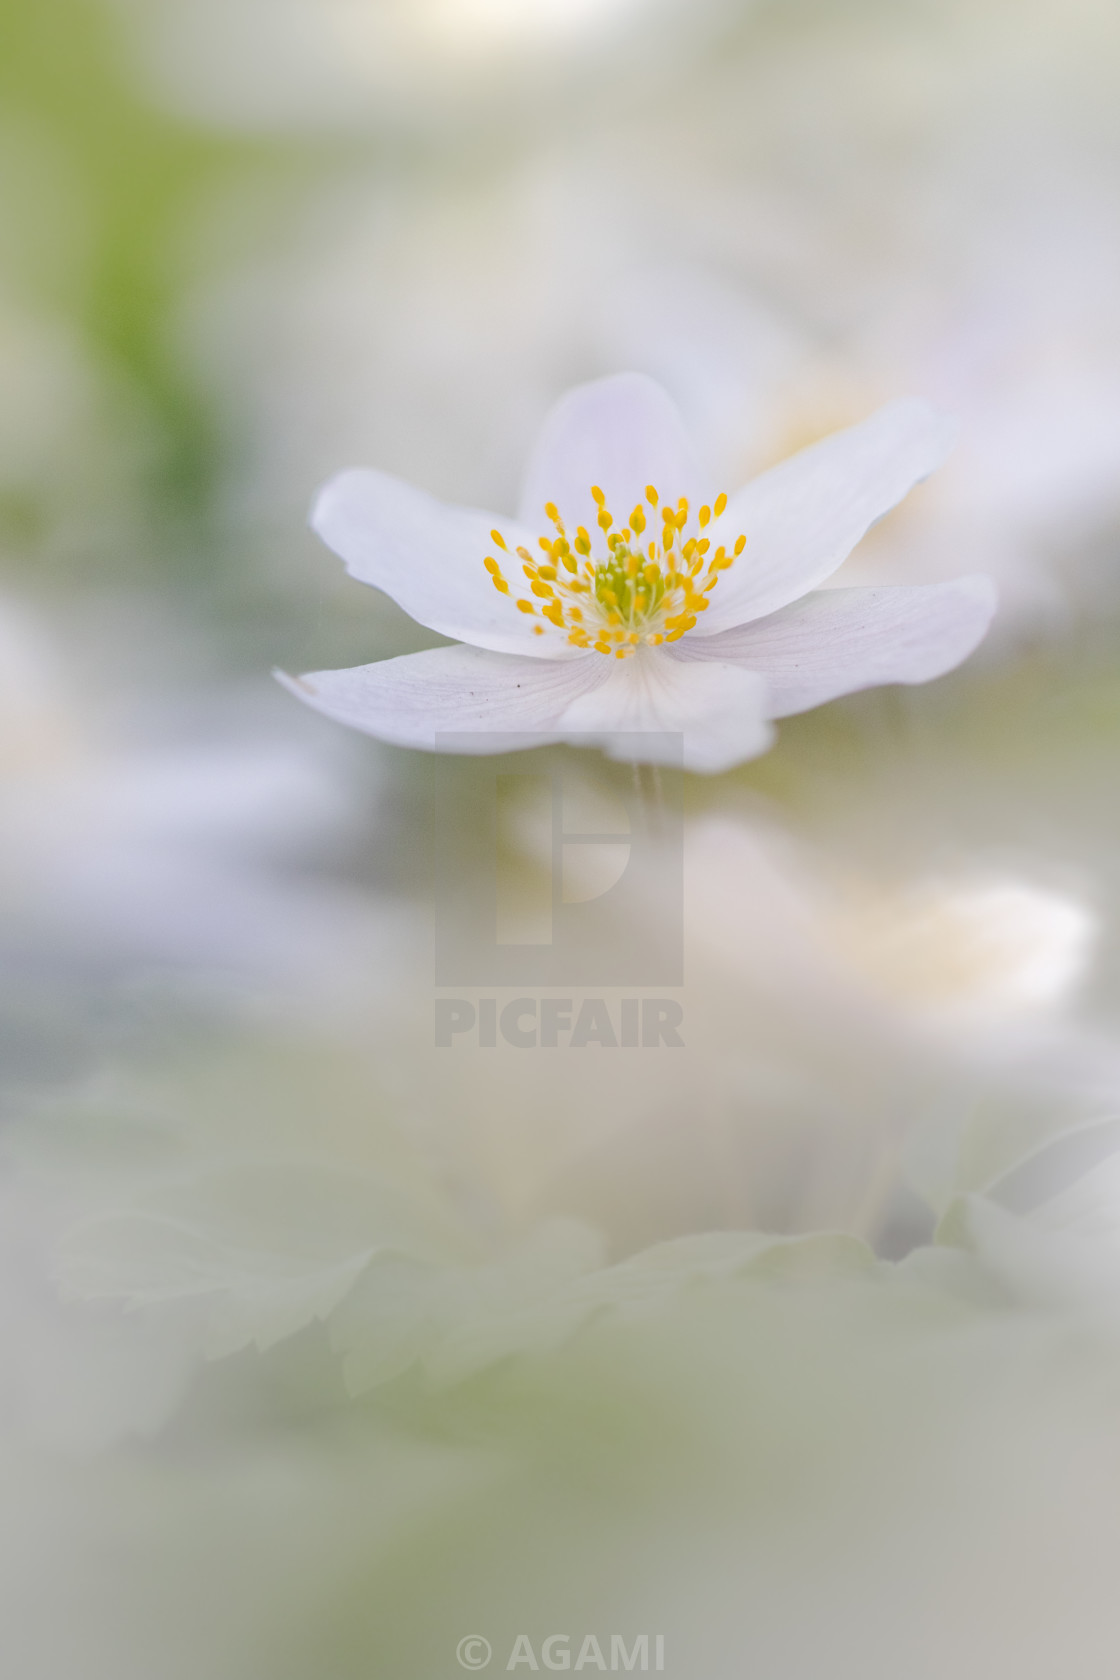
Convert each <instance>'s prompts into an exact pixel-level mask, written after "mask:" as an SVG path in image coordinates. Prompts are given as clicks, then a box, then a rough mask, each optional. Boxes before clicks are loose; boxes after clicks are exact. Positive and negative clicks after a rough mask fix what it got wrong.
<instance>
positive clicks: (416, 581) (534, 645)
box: [311, 467, 579, 659]
mask: <svg viewBox="0 0 1120 1680" xmlns="http://www.w3.org/2000/svg"><path fill="white" fill-rule="evenodd" d="M311 524H312V527H313V529H314V530H315V531H317V532H318V534H319V536H321V537H322V539H323V541H324V542H325V543H326V544H327V545H328V547H330V548H333V549H334V552H335V553H336V554H337V555H339V557H340V558H341V559H342V560H344V561H345V562H346V570H347V571H348V572H349V573H350V575H351V577H356V578H358V579H359V580H360V581H361V582H362V583H372V584H375V585H376V587H377V588H378V589H383V590H384V591H385V593H386V594H387V595H391V596H392V597H393V600H394V601H396V602H397V604H398V606H401V607H403V608H404V610H405V612H406V613H408V615H409V617H410V618H414V619H415V620H416V621H417V623H418V624H426V625H427V626H428V628H429V630H438V631H439V632H440V634H441V635H443V636H453V637H455V639H456V640H457V641H461V642H471V643H472V644H473V645H474V646H475V647H482V648H491V649H493V650H495V651H496V652H499V653H522V654H526V655H528V656H529V657H530V658H536V659H567V658H569V657H570V656H572V655H573V654H576V653H578V651H579V650H578V649H576V648H573V647H572V646H571V644H570V643H569V642H568V640H567V638H566V636H565V635H564V633H563V631H561V630H556V629H554V627H553V626H551V625H546V627H545V634H544V635H543V636H536V635H534V634H533V626H534V625H535V624H540V623H541V622H542V621H541V619H540V617H539V616H536V615H534V616H533V617H530V616H529V614H528V613H522V612H519V611H518V609H517V606H516V605H515V603H514V601H513V599H512V598H511V596H510V595H502V594H500V593H499V592H498V590H497V589H495V588H494V585H493V583H492V582H491V580H490V577H489V575H488V573H487V571H486V568H485V566H484V565H483V561H484V560H485V559H486V557H487V556H488V555H491V556H493V558H494V559H496V560H497V561H498V562H499V564H500V566H501V568H502V571H503V573H504V574H505V577H506V578H507V580H508V582H509V583H510V585H511V588H512V591H513V593H515V594H518V595H525V596H528V593H529V591H528V587H527V585H526V583H525V578H524V576H523V574H522V570H521V562H520V560H518V558H517V556H516V555H515V554H512V553H509V554H503V553H502V551H501V549H500V548H499V547H497V546H496V545H495V543H494V540H493V538H492V537H491V535H490V532H491V530H492V529H495V528H496V529H497V530H499V531H501V533H502V535H503V536H504V537H505V539H506V542H507V544H508V545H509V548H510V549H511V550H512V549H514V548H516V547H517V546H518V545H519V544H520V545H521V546H523V547H525V548H529V549H530V551H531V552H533V553H538V552H539V550H538V549H537V541H536V537H535V536H533V535H530V533H529V532H527V531H523V530H522V529H521V527H520V526H519V525H517V524H516V523H515V522H514V521H513V520H512V519H503V518H502V517H501V516H500V515H498V514H495V513H485V512H483V511H482V510H481V509H479V508H464V507H449V506H447V505H445V504H444V503H443V502H437V501H436V499H435V497H434V496H429V495H427V494H426V493H425V492H424V491H423V490H417V489H416V488H415V487H414V486H413V485H411V484H405V483H403V482H402V481H401V480H400V479H399V478H390V477H389V475H388V474H387V473H380V472H374V471H373V470H372V468H363V467H356V468H353V469H352V470H351V471H349V472H342V473H339V474H338V475H337V477H335V478H332V479H331V480H330V482H329V483H327V484H325V485H324V486H323V488H322V490H320V492H319V495H318V497H317V499H316V502H315V506H314V508H313V509H312V512H311Z"/></svg>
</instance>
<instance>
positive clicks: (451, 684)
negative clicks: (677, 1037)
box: [276, 647, 610, 752]
mask: <svg viewBox="0 0 1120 1680" xmlns="http://www.w3.org/2000/svg"><path fill="white" fill-rule="evenodd" d="M276 675H277V677H278V679H279V681H280V682H282V683H283V684H284V686H285V688H288V689H290V690H291V692H292V693H293V694H295V695H297V696H298V697H299V699H301V700H303V701H305V702H306V703H307V705H309V706H313V707H314V708H315V710H316V711H318V712H322V713H323V714H324V715H325V716H326V717H329V718H333V719H334V720H335V722H336V723H345V724H348V725H349V726H350V727H351V728H352V729H360V730H362V731H363V732H364V733H365V734H367V735H376V736H377V738H378V740H381V741H392V742H393V743H395V744H396V745H397V746H402V747H423V748H426V749H427V750H428V751H430V752H434V751H440V752H454V751H462V752H485V751H491V752H492V751H497V750H501V751H508V752H513V751H516V750H517V749H518V748H519V747H536V746H541V745H543V744H544V741H545V740H548V739H553V740H555V739H559V738H560V737H561V736H562V733H563V731H562V730H561V729H559V727H558V726H559V722H560V719H561V717H562V716H563V714H564V712H565V711H566V709H567V707H568V706H569V705H570V704H571V702H572V701H573V700H574V699H575V698H576V697H577V696H578V695H580V694H582V693H584V692H585V691H586V690H587V689H588V688H591V687H593V686H594V685H595V684H596V683H601V682H604V681H605V680H606V678H607V677H608V676H609V675H610V666H609V664H608V663H607V661H606V660H605V659H604V658H603V657H602V656H601V655H600V654H597V653H585V654H583V655H581V656H580V657H579V658H578V659H565V660H543V659H518V658H516V657H514V656H513V655H510V654H502V653H488V652H484V651H482V650H481V649H478V648H471V647H448V648H430V649H429V650H428V651H427V652H426V653H407V654H404V655H402V656H401V657H400V658H399V659H383V660H381V662H380V663H379V664H376V665H358V666H355V667H353V668H351V669H349V670H342V671H312V672H310V673H309V674H308V675H307V676H303V677H289V676H286V675H285V674H284V673H283V672H277V673H276ZM490 730H492V731H495V732H505V731H510V732H511V733H510V734H509V738H508V741H505V742H503V744H502V746H501V748H500V749H498V748H495V747H489V748H487V747H483V746H480V745H477V744H476V745H473V746H472V745H470V744H468V743H467V742H464V743H463V745H462V746H461V747H457V746H456V745H455V743H454V742H453V741H447V740H443V739H441V740H440V742H439V743H438V746H437V743H436V735H437V733H439V734H441V735H444V734H451V733H459V732H467V733H470V732H486V731H490Z"/></svg>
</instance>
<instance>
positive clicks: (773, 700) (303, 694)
mask: <svg viewBox="0 0 1120 1680" xmlns="http://www.w3.org/2000/svg"><path fill="white" fill-rule="evenodd" d="M950 440H951V432H950V428H949V426H948V425H947V423H946V422H945V421H944V420H942V419H939V418H938V417H937V416H936V415H935V414H934V413H933V412H932V411H931V410H930V409H929V408H928V407H927V406H926V405H925V404H924V403H921V402H918V401H915V400H912V399H906V400H902V401H899V402H894V403H890V404H888V405H887V407H885V408H883V409H881V410H880V411H879V413H877V414H875V415H873V416H872V417H871V419H869V420H866V421H864V422H863V423H862V424H861V425H858V426H853V427H850V428H849V429H848V430H847V431H843V432H839V433H837V434H836V435H835V436H833V437H830V438H826V439H825V440H824V441H823V442H821V443H819V444H816V445H814V446H813V447H812V448H811V449H806V450H802V451H801V453H800V454H798V455H795V456H793V457H792V458H791V459H790V460H788V461H785V462H783V463H782V464H781V465H780V466H778V467H775V468H773V469H772V470H771V471H769V472H767V473H763V474H762V475H761V476H760V477H759V478H757V479H755V480H753V481H752V482H751V483H749V484H747V485H746V486H745V487H744V488H743V489H742V490H740V491H738V492H737V493H736V494H735V495H734V496H733V497H731V498H730V499H729V498H728V497H727V496H726V495H725V494H722V493H721V494H719V495H710V494H709V492H708V488H707V486H705V485H704V483H703V481H702V479H701V478H700V477H699V475H698V473H697V471H696V469H695V467H694V465H693V464H692V461H691V459H690V452H689V447H688V441H687V439H686V437H685V434H684V430H683V427H682V424H681V421H680V418H679V416H678V414H677V412H676V410H675V408H674V407H673V405H672V403H671V402H670V400H669V398H668V397H667V396H666V394H665V393H664V392H663V391H662V390H661V388H660V387H659V386H657V385H655V384H654V383H653V381H652V380H649V379H646V378H644V377H642V376H640V375H637V374H622V375H618V376H616V377H614V378H611V379H604V380H599V381H597V382H595V383H593V384H590V385H584V386H580V387H578V388H577V389H576V390H574V391H571V392H569V393H568V395H567V396H566V397H564V398H563V399H562V400H561V402H560V403H559V404H558V405H557V407H556V408H555V409H554V410H553V412H552V414H551V415H550V417H549V418H548V420H547V421H546V423H545V427H544V431H543V434H542V436H541V439H540V441H539V443H538V445H537V448H536V450H535V452H534V455H533V457H532V459H531V461H530V465H529V471H528V475H527V479H526V484H525V491H524V495H523V497H522V503H521V508H520V512H519V516H518V518H517V520H516V521H510V520H505V519H502V518H501V517H500V516H498V515H494V514H490V513H484V512H482V511H480V510H476V509H472V508H459V507H443V506H441V505H440V504H439V503H437V502H435V501H434V500H433V499H432V498H431V497H429V496H427V495H425V494H424V493H423V492H422V491H419V490H415V489H413V488H411V487H410V486H408V485H405V484H402V483H400V482H399V481H397V480H395V479H392V478H389V477H388V476H386V475H384V474H382V473H378V472H373V471H368V470H355V471H350V472H344V473H341V474H340V475H339V476H338V477H336V478H334V479H332V480H331V481H330V483H328V484H327V485H326V487H325V488H324V490H323V491H322V492H321V493H320V496H319V498H318V501H317V502H316V505H315V508H314V511H313V514H312V524H313V525H314V528H315V530H316V531H317V532H318V533H319V535H320V536H321V537H323V539H324V541H326V542H327V543H328V544H329V545H330V546H331V548H333V549H334V550H335V552H336V553H337V554H339V555H340V556H341V557H342V559H343V560H344V561H345V562H346V565H347V569H348V570H349V571H350V572H351V574H352V575H353V576H355V577H357V578H359V579H360V580H361V581H363V582H365V583H372V584H375V585H377V586H378V587H379V588H381V589H384V590H385V591H386V592H387V593H388V594H390V595H392V596H393V598H394V599H395V600H396V601H397V602H398V603H399V605H400V606H402V607H403V608H404V610H405V611H406V612H408V613H409V614H410V615H411V616H412V617H413V618H415V619H417V620H418V621H419V622H420V623H421V624H425V625H427V626H428V627H429V628H430V629H432V630H436V631H439V632H440V633H441V634H442V635H445V636H452V637H455V638H456V639H457V640H458V641H460V642H462V643H464V644H466V645H465V646H461V647H452V648H436V649H430V650H428V651H427V652H424V653H417V654H409V655H405V656H404V657H401V658H397V659H390V660H384V661H382V662H380V663H378V664H374V665H366V666H360V667H358V668H357V669H354V670H343V671H319V672H315V673H313V674H311V675H308V676H305V677H302V678H298V679H291V678H287V677H281V680H282V681H284V682H285V683H286V684H287V686H289V687H290V688H291V690H292V692H293V693H294V694H297V695H298V696H299V697H300V698H301V699H303V700H306V701H307V702H308V704H309V705H311V706H314V707H315V708H316V709H317V710H319V711H321V712H324V713H325V714H326V715H327V716H328V717H332V718H335V719H336V720H338V721H339V722H341V723H346V724H349V725H351V726H352V727H354V728H357V729H361V730H364V731H365V732H366V733H368V734H371V735H376V736H378V737H379V738H380V739H382V740H386V741H392V742H395V743H397V744H399V745H402V746H410V747H422V748H427V749H429V750H432V749H436V748H437V745H438V749H439V750H443V751H455V750H459V751H466V752H471V751H474V752H477V751H479V750H495V751H497V750H509V749H510V748H513V747H517V746H536V745H540V744H541V741H542V739H549V740H556V741H563V740H570V739H572V738H573V737H576V738H580V739H582V740H583V741H584V742H586V741H587V740H588V739H589V738H590V739H592V740H594V741H596V742H597V743H598V744H600V745H601V746H602V747H603V748H604V750H605V751H606V752H607V753H608V754H609V755H610V756H612V757H620V758H627V759H629V758H633V757H635V756H639V757H643V758H648V759H656V758H657V757H659V756H661V755H663V754H664V752H665V747H664V744H663V742H658V741H656V740H653V739H651V740H650V741H649V743H648V744H646V745H645V746H644V747H643V750H642V751H641V752H640V753H638V754H637V755H636V754H635V747H634V741H633V736H634V735H635V734H637V733H649V734H651V735H654V734H656V733H657V732H662V733H663V734H664V733H669V732H673V733H676V732H681V733H683V735H684V737H685V764H686V766H687V767H688V768H689V769H693V770H701V771H709V772H713V771H720V770H726V769H728V768H730V767H731V766H732V765H735V764H738V763H741V762H742V761H743V760H745V759H748V758H753V757H755V756H756V755H757V754H759V753H761V752H765V751H766V749H767V747H768V746H769V745H770V744H771V741H772V739H773V730H772V727H771V720H772V719H774V718H779V717H786V716H788V715H790V714H791V713H794V712H803V711H808V710H809V709H810V708H811V707H813V706H819V705H821V704H822V703H823V702H824V701H826V700H832V699H835V698H836V697H837V696H838V695H841V694H848V693H851V692H853V691H854V690H856V689H861V688H869V687H873V686H875V685H877V684H881V683H891V682H905V683H916V682H926V681H928V680H929V679H930V678H932V677H937V676H941V675H942V674H943V673H944V672H946V671H949V670H951V669H952V668H953V667H954V666H955V665H958V664H959V663H960V662H961V660H962V659H964V658H966V657H967V656H968V654H969V653H971V652H972V650H973V649H974V648H975V647H976V645H977V643H978V642H979V641H980V639H981V638H982V636H983V635H984V633H985V631H986V630H987V628H988V625H989V623H990V621H991V617H992V614H993V611H994V608H995V592H994V590H993V587H992V585H991V583H990V581H989V580H988V579H986V578H984V577H978V576H975V577H965V578H958V579H955V580H953V581H952V582H949V583H945V584H938V585H932V586H927V587H922V588H873V589H845V590H829V591H824V592H822V591H818V590H817V586H818V585H819V584H821V583H823V582H824V581H825V579H826V578H828V577H829V576H830V575H831V574H832V573H833V572H834V571H835V570H836V569H837V567H838V566H839V565H840V564H841V562H842V561H843V560H844V559H845V558H846V556H847V555H848V554H849V553H850V552H851V550H852V548H853V547H854V546H855V544H856V543H857V542H858V541H859V539H860V538H861V537H862V536H863V534H864V532H865V531H866V530H867V529H868V527H869V526H870V525H872V524H873V523H874V522H875V520H877V519H879V518H881V516H882V515H883V514H885V513H886V512H887V511H888V510H889V509H890V508H892V507H893V506H894V505H895V504H896V503H897V502H898V501H900V500H901V498H902V497H903V496H904V495H906V493H907V491H908V490H910V489H911V487H912V486H913V485H914V484H916V483H917V482H919V481H920V480H921V479H922V478H924V477H925V476H926V475H927V474H928V473H930V472H932V471H933V469H934V468H935V467H936V466H937V465H938V464H939V462H940V461H941V460H942V458H943V457H944V455H945V453H946V450H947V448H948V445H949V442H950ZM542 525H544V526H546V527H547V535H541V534H540V532H541V527H542ZM519 574H522V575H519ZM810 592H813V593H810ZM486 731H495V732H503V731H504V732H509V733H506V734H504V736H503V739H502V742H501V745H500V746H497V745H494V746H491V747H490V748H489V749H487V748H484V747H480V744H479V743H477V742H472V741H471V740H469V739H464V740H462V741H461V742H460V743H456V742H455V741H454V740H448V739H447V738H446V735H447V734H452V735H453V734H455V733H460V734H462V733H464V732H466V733H467V734H469V733H470V732H475V733H482V732H486ZM437 734H440V735H441V736H442V737H443V738H442V739H441V740H440V741H439V742H438V744H437V740H436V736H437ZM620 737H625V738H624V739H620Z"/></svg>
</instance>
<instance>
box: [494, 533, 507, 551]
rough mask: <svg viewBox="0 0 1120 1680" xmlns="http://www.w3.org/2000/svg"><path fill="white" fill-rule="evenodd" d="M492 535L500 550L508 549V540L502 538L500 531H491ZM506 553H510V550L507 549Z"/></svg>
mask: <svg viewBox="0 0 1120 1680" xmlns="http://www.w3.org/2000/svg"><path fill="white" fill-rule="evenodd" d="M490 535H491V536H492V537H493V539H494V541H495V542H496V543H497V545H498V547H499V548H505V547H506V539H505V538H504V537H503V536H502V533H501V532H500V531H491V533H490ZM506 553H507V554H508V553H509V550H508V549H506Z"/></svg>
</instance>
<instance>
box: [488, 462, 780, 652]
mask: <svg viewBox="0 0 1120 1680" xmlns="http://www.w3.org/2000/svg"><path fill="white" fill-rule="evenodd" d="M591 494H592V496H593V497H594V500H595V504H596V525H597V528H598V531H599V533H600V535H599V536H598V537H597V538H595V539H593V538H592V536H591V533H590V532H589V531H588V530H587V528H586V527H585V526H583V525H579V526H577V527H575V534H574V535H573V537H572V538H571V540H569V538H568V535H567V532H566V531H565V527H564V522H563V519H562V518H561V515H560V512H559V509H558V507H557V505H556V503H555V502H545V503H544V511H545V513H546V514H547V515H548V517H549V519H550V520H551V521H552V523H553V525H554V527H555V531H556V535H555V536H551V537H546V536H542V537H538V539H537V542H538V545H539V549H540V551H542V552H541V553H540V554H538V558H537V560H534V558H533V555H532V554H530V552H529V550H528V549H526V548H521V547H518V549H517V553H518V555H519V556H520V557H521V561H522V570H523V572H524V573H525V577H526V578H527V579H528V587H529V590H530V596H531V597H535V603H534V600H533V599H532V598H531V599H529V600H524V599H518V598H517V597H514V596H510V598H511V599H514V600H516V604H517V608H518V611H520V612H523V613H527V614H529V615H533V614H534V613H538V612H539V613H540V615H541V618H542V620H543V621H544V622H543V623H534V625H533V633H534V634H535V635H538V636H539V635H543V633H544V630H545V627H546V625H548V626H555V627H556V628H557V629H558V630H561V631H563V633H564V634H565V635H566V637H567V639H568V641H569V643H570V644H571V645H572V646H573V647H576V648H580V649H591V648H594V649H595V651H596V652H598V653H603V654H608V653H614V655H615V657H616V658H618V659H625V658H627V657H629V656H630V655H631V654H632V653H633V652H634V650H635V649H636V648H638V647H641V646H648V647H660V646H661V644H662V643H663V642H675V641H679V639H680V638H681V636H683V635H685V634H687V632H688V631H689V630H691V629H692V628H693V626H694V625H695V624H696V620H697V615H698V614H699V613H702V612H705V611H706V610H707V608H708V605H709V596H710V594H711V591H712V589H713V588H714V587H715V586H716V584H717V583H718V582H719V575H720V573H721V572H723V571H726V570H727V568H728V567H729V566H731V565H732V564H733V562H734V559H735V557H736V556H737V555H739V554H741V553H742V552H743V549H744V548H745V547H746V537H745V536H740V537H739V538H738V539H737V541H736V543H735V548H734V554H729V553H728V552H727V550H726V549H725V548H723V547H722V546H721V547H719V548H717V549H716V551H715V553H714V554H712V553H711V552H710V550H711V547H712V545H711V542H710V540H709V538H708V537H707V536H701V535H700V534H699V532H700V531H702V530H705V529H706V528H707V527H708V526H710V525H711V523H712V519H713V517H718V516H719V515H720V514H721V513H722V512H723V511H724V509H725V508H726V506H727V497H726V496H723V495H721V496H717V497H716V500H715V504H714V512H713V508H711V507H709V506H708V504H707V503H705V504H704V505H703V507H700V508H699V509H698V510H697V518H698V530H697V534H696V535H689V536H686V535H685V532H686V529H687V526H688V521H689V517H690V513H689V502H688V498H687V497H686V496H681V497H680V498H679V499H678V500H677V502H676V503H675V505H674V504H673V503H671V502H670V503H668V504H667V505H665V506H662V505H661V504H660V500H659V495H658V491H657V489H656V488H655V486H654V485H652V484H650V485H648V486H647V487H646V500H647V501H648V504H649V506H650V507H651V508H655V509H657V510H658V511H659V512H660V514H661V520H662V525H661V532H660V544H659V543H658V542H657V541H656V540H651V541H649V542H647V543H644V544H643V543H640V542H639V538H642V537H643V536H644V534H645V531H646V526H647V520H648V515H647V513H646V511H645V505H644V504H643V503H639V504H638V505H637V506H636V507H635V508H634V509H633V510H632V512H631V514H630V519H629V523H628V524H624V525H623V526H622V528H621V529H620V530H616V529H614V516H613V515H612V513H611V512H610V510H609V508H608V507H607V506H606V498H605V495H604V492H603V491H602V489H601V488H600V487H599V486H598V485H597V484H596V485H592V486H591ZM655 534H656V528H655V531H654V533H651V536H652V535H655ZM493 538H494V541H495V542H496V543H499V544H500V546H501V549H502V550H505V551H506V552H508V549H507V548H506V543H505V541H504V539H503V538H502V536H501V533H500V532H499V531H494V532H493ZM643 548H644V549H645V550H647V551H648V559H647V557H646V553H645V552H643ZM484 565H485V568H486V571H487V573H488V574H489V577H490V580H491V582H492V583H493V584H494V586H495V588H496V589H497V590H498V591H499V592H500V593H501V594H503V595H507V596H509V595H510V586H509V584H508V583H507V582H506V580H505V578H504V577H503V576H502V571H501V567H500V565H499V563H498V561H497V560H496V559H495V558H494V556H493V555H487V556H486V559H485V561H484ZM585 599H586V609H585V610H586V618H587V623H586V624H585V622H584V615H585V610H584V609H581V608H580V607H578V606H576V605H575V602H577V601H583V600H585Z"/></svg>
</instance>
